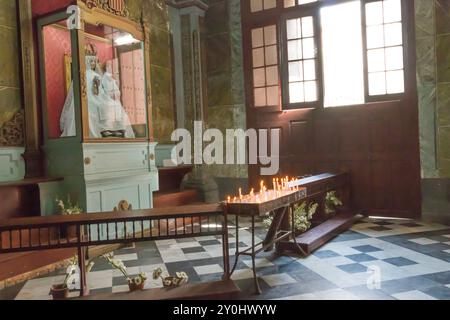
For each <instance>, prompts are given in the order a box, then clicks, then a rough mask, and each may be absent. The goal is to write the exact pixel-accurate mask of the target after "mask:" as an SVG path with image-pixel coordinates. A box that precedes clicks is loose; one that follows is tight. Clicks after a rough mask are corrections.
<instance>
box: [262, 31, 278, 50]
mask: <svg viewBox="0 0 450 320" xmlns="http://www.w3.org/2000/svg"><path fill="white" fill-rule="evenodd" d="M272 44H277V27H276V26H268V27H265V28H264V45H266V46H270V45H272Z"/></svg>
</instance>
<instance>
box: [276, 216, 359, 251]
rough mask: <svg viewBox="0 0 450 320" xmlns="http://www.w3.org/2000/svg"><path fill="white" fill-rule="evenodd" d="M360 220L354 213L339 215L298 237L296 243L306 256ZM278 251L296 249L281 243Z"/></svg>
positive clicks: (288, 244) (292, 244)
mask: <svg viewBox="0 0 450 320" xmlns="http://www.w3.org/2000/svg"><path fill="white" fill-rule="evenodd" d="M362 218H363V216H361V215H359V214H358V212H356V211H348V212H342V213H339V214H337V215H336V216H334V217H333V218H330V219H329V220H328V221H325V222H324V223H322V224H320V225H318V226H317V227H315V228H312V229H310V230H309V231H307V232H305V233H303V234H301V235H300V236H298V237H297V243H298V244H299V245H300V247H301V248H302V249H303V251H304V253H306V255H307V256H308V255H310V254H312V253H313V252H314V251H316V250H317V249H319V248H320V247H322V246H323V245H324V244H326V243H327V242H329V241H330V240H332V239H333V238H335V237H337V236H338V235H340V234H341V233H342V232H345V231H346V230H348V229H350V228H351V227H352V226H353V225H354V224H355V222H357V221H358V220H360V219H362ZM280 249H282V250H290V251H294V252H298V248H296V246H295V244H294V243H293V242H289V243H287V242H285V243H281V244H280Z"/></svg>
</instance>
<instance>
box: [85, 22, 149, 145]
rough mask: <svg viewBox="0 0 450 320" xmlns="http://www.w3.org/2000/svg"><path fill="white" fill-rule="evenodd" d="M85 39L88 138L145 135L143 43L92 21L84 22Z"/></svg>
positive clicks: (124, 33)
mask: <svg viewBox="0 0 450 320" xmlns="http://www.w3.org/2000/svg"><path fill="white" fill-rule="evenodd" d="M84 42H85V60H86V61H85V62H86V64H85V68H86V94H87V98H86V102H87V114H88V115H89V120H88V121H87V122H88V125H89V137H88V138H90V139H135V138H146V137H147V111H146V109H147V108H146V94H145V92H146V90H145V64H144V49H143V44H142V42H141V41H139V40H136V39H135V38H134V37H133V36H132V35H131V34H129V33H127V32H123V31H121V30H117V29H115V28H113V27H109V26H105V25H98V26H97V25H91V24H86V25H85V39H84ZM85 125H86V123H85Z"/></svg>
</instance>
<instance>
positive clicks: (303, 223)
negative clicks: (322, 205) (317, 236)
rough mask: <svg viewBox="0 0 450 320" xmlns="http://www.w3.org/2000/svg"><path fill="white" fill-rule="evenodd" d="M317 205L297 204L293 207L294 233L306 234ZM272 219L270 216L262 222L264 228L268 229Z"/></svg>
mask: <svg viewBox="0 0 450 320" xmlns="http://www.w3.org/2000/svg"><path fill="white" fill-rule="evenodd" d="M318 208H319V205H318V204H317V203H310V204H308V203H306V202H303V203H301V204H297V205H295V206H294V226H295V231H296V232H306V231H308V230H309V229H310V228H311V220H312V218H313V216H314V214H315V213H316V212H317V209H318ZM272 221H273V217H272V216H270V217H268V218H267V219H265V220H264V222H263V223H264V226H265V227H266V228H269V227H270V225H271V224H272Z"/></svg>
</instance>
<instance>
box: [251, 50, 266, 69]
mask: <svg viewBox="0 0 450 320" xmlns="http://www.w3.org/2000/svg"><path fill="white" fill-rule="evenodd" d="M262 66H264V48H258V49H253V68H257V67H262Z"/></svg>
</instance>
